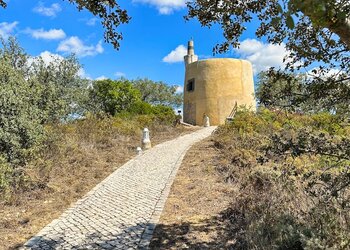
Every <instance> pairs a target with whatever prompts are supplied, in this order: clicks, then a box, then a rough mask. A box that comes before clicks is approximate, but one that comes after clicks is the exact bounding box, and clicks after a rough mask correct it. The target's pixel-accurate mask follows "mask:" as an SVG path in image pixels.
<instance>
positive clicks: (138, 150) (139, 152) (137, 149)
mask: <svg viewBox="0 0 350 250" xmlns="http://www.w3.org/2000/svg"><path fill="white" fill-rule="evenodd" d="M136 153H137V155H141V154H142V149H141V147H137V148H136Z"/></svg>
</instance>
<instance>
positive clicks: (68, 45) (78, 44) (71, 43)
mask: <svg viewBox="0 0 350 250" xmlns="http://www.w3.org/2000/svg"><path fill="white" fill-rule="evenodd" d="M57 51H60V52H64V53H74V54H76V55H77V56H79V57H84V56H95V55H97V54H101V53H103V51H104V49H103V47H102V41H99V42H98V43H97V44H96V46H94V45H90V46H88V45H85V44H84V43H83V42H82V41H81V40H80V39H79V38H78V37H76V36H72V37H70V38H68V39H66V40H64V41H62V42H60V44H59V45H58V48H57Z"/></svg>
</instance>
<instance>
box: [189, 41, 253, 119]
mask: <svg viewBox="0 0 350 250" xmlns="http://www.w3.org/2000/svg"><path fill="white" fill-rule="evenodd" d="M189 45H190V43H189ZM192 45H193V43H192ZM188 52H191V53H192V48H191V50H190V48H189V49H188ZM189 55H190V54H189ZM193 55H194V51H193ZM187 59H188V57H187ZM185 65H186V75H185V83H184V117H183V120H184V122H186V123H190V124H194V125H203V118H204V116H208V117H209V118H210V124H211V125H219V124H223V123H225V120H226V118H227V117H228V116H229V115H230V114H231V112H232V110H233V108H234V107H235V105H236V103H237V105H238V106H240V105H245V106H246V107H247V108H250V109H252V110H255V109H256V102H255V99H254V81H253V70H252V65H251V63H250V62H249V61H246V60H238V59H231V58H218V59H216V58H215V59H207V60H200V61H197V60H196V61H194V62H190V60H188V61H186V57H185Z"/></svg>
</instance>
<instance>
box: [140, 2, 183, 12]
mask: <svg viewBox="0 0 350 250" xmlns="http://www.w3.org/2000/svg"><path fill="white" fill-rule="evenodd" d="M133 2H134V3H143V4H148V5H151V6H154V7H156V8H157V9H158V11H159V13H160V14H162V15H169V14H172V13H173V12H174V11H175V10H179V9H183V8H185V7H186V0H133Z"/></svg>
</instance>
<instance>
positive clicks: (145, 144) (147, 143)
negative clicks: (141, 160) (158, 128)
mask: <svg viewBox="0 0 350 250" xmlns="http://www.w3.org/2000/svg"><path fill="white" fill-rule="evenodd" d="M151 147H152V146H151V140H150V138H149V130H148V128H144V129H143V133H142V149H144V150H145V149H149V148H151Z"/></svg>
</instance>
